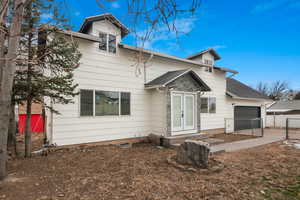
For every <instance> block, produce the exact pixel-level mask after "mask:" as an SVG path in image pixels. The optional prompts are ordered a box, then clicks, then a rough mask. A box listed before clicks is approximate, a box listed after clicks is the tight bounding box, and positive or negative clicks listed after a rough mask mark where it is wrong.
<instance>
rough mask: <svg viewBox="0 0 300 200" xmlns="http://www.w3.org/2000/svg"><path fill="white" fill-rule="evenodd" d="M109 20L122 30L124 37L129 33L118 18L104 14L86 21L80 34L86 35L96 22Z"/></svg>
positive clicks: (88, 18)
mask: <svg viewBox="0 0 300 200" xmlns="http://www.w3.org/2000/svg"><path fill="white" fill-rule="evenodd" d="M101 20H109V21H110V22H111V23H112V24H114V25H115V26H117V27H119V28H120V29H121V34H122V37H124V36H125V35H127V34H128V33H129V29H128V28H127V27H126V26H124V25H123V24H122V23H121V22H120V21H119V20H118V19H117V18H115V17H114V16H113V15H112V14H111V13H104V14H101V15H96V16H91V17H87V18H85V19H84V22H83V24H82V25H81V27H80V29H79V31H78V32H80V33H86V32H87V30H88V28H89V27H90V25H91V24H92V23H93V22H95V21H101Z"/></svg>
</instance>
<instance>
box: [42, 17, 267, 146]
mask: <svg viewBox="0 0 300 200" xmlns="http://www.w3.org/2000/svg"><path fill="white" fill-rule="evenodd" d="M64 34H65V35H67V36H72V37H73V38H74V39H75V40H77V41H78V43H79V48H80V51H81V53H82V59H81V64H80V66H79V68H78V69H76V71H75V74H74V79H75V82H76V83H78V85H79V86H78V91H79V92H80V95H79V96H77V97H75V98H74V102H75V103H74V104H68V105H60V104H53V105H52V106H53V107H54V109H56V110H58V111H59V112H60V113H61V115H56V114H54V113H47V135H48V140H49V142H50V143H52V144H57V145H70V144H79V143H90V142H100V141H112V140H120V139H128V138H129V139H130V138H142V137H145V136H148V135H149V134H151V133H152V134H156V135H159V136H163V137H173V136H176V135H183V134H196V133H198V134H199V133H221V132H224V130H225V128H227V129H231V131H234V128H235V127H237V128H238V129H243V128H247V127H246V126H245V127H243V126H244V125H236V124H238V123H240V122H239V121H238V120H235V119H244V118H245V119H252V118H262V119H264V118H265V109H266V103H267V102H268V101H269V100H268V99H267V97H265V96H263V95H261V94H260V93H259V92H257V91H255V90H253V89H252V88H249V87H248V86H246V85H244V84H242V83H240V82H239V81H236V80H234V79H233V78H227V77H228V76H233V75H235V74H237V71H235V70H232V69H229V68H224V67H219V66H217V65H216V61H217V60H219V59H221V57H220V56H219V55H218V54H217V52H216V51H215V50H213V49H207V50H205V51H201V52H199V53H196V54H194V55H192V56H189V57H187V58H179V57H174V56H170V55H166V54H163V53H159V52H154V51H150V50H145V49H142V48H137V47H134V46H130V45H127V44H123V43H122V39H123V38H124V37H126V35H128V34H129V30H128V28H126V27H125V26H124V25H123V24H122V23H121V22H120V21H119V20H118V19H116V18H115V17H114V16H113V15H111V14H102V15H97V16H93V17H88V18H86V19H85V20H84V22H83V24H82V26H81V28H80V30H79V31H78V32H71V31H65V32H64ZM226 119H232V120H231V123H229V124H227V125H226V126H227V127H225V121H226ZM260 125H261V124H260ZM260 125H259V126H260ZM262 125H263V126H264V124H262Z"/></svg>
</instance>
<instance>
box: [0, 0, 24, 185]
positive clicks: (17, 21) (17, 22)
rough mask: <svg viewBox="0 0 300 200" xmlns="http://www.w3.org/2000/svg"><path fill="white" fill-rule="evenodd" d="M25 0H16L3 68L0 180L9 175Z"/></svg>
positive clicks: (0, 117)
mask: <svg viewBox="0 0 300 200" xmlns="http://www.w3.org/2000/svg"><path fill="white" fill-rule="evenodd" d="M24 2H25V1H24V0H15V1H14V9H13V18H12V23H11V25H10V28H9V42H8V50H7V54H6V62H5V65H4V66H3V68H2V79H1V90H0V91H1V95H0V180H2V179H4V178H5V177H6V176H7V170H6V162H7V133H8V126H9V114H10V106H11V95H12V86H13V79H14V75H15V72H16V63H15V58H16V57H17V49H18V45H19V41H20V33H21V22H22V18H23V8H24Z"/></svg>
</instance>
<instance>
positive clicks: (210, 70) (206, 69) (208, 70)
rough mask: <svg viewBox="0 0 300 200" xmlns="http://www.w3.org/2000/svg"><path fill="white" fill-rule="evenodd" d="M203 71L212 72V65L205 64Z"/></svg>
mask: <svg viewBox="0 0 300 200" xmlns="http://www.w3.org/2000/svg"><path fill="white" fill-rule="evenodd" d="M205 71H206V72H210V73H211V72H213V68H212V67H209V66H207V67H205Z"/></svg>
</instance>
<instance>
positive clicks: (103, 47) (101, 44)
mask: <svg viewBox="0 0 300 200" xmlns="http://www.w3.org/2000/svg"><path fill="white" fill-rule="evenodd" d="M99 39H100V42H99V49H101V50H104V51H106V50H107V34H105V33H99Z"/></svg>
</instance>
